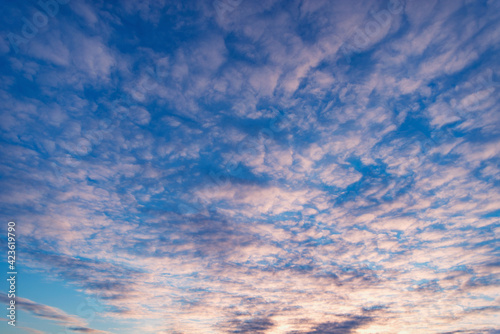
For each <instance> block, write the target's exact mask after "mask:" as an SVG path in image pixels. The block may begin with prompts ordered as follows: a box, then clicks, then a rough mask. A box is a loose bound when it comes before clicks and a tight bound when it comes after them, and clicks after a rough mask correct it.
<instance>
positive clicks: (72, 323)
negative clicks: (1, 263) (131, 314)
mask: <svg viewBox="0 0 500 334" xmlns="http://www.w3.org/2000/svg"><path fill="white" fill-rule="evenodd" d="M9 301H10V299H9V298H7V295H6V294H0V302H2V303H4V304H9ZM16 306H17V307H19V308H20V309H21V310H24V311H27V312H29V313H31V314H33V315H35V316H36V317H39V318H43V319H47V320H52V321H55V322H57V323H58V324H59V325H60V326H65V327H66V328H68V329H69V330H72V331H75V332H83V333H96V334H97V333H102V334H104V333H109V332H106V331H100V330H96V329H92V328H89V327H86V321H85V320H83V319H81V318H79V317H77V316H74V315H69V314H67V313H65V312H64V311H62V310H60V309H58V308H55V307H51V306H47V305H43V304H39V303H36V302H34V301H32V300H29V299H27V298H22V297H16ZM32 332H34V333H35V332H38V331H34V330H33V331H32Z"/></svg>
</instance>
